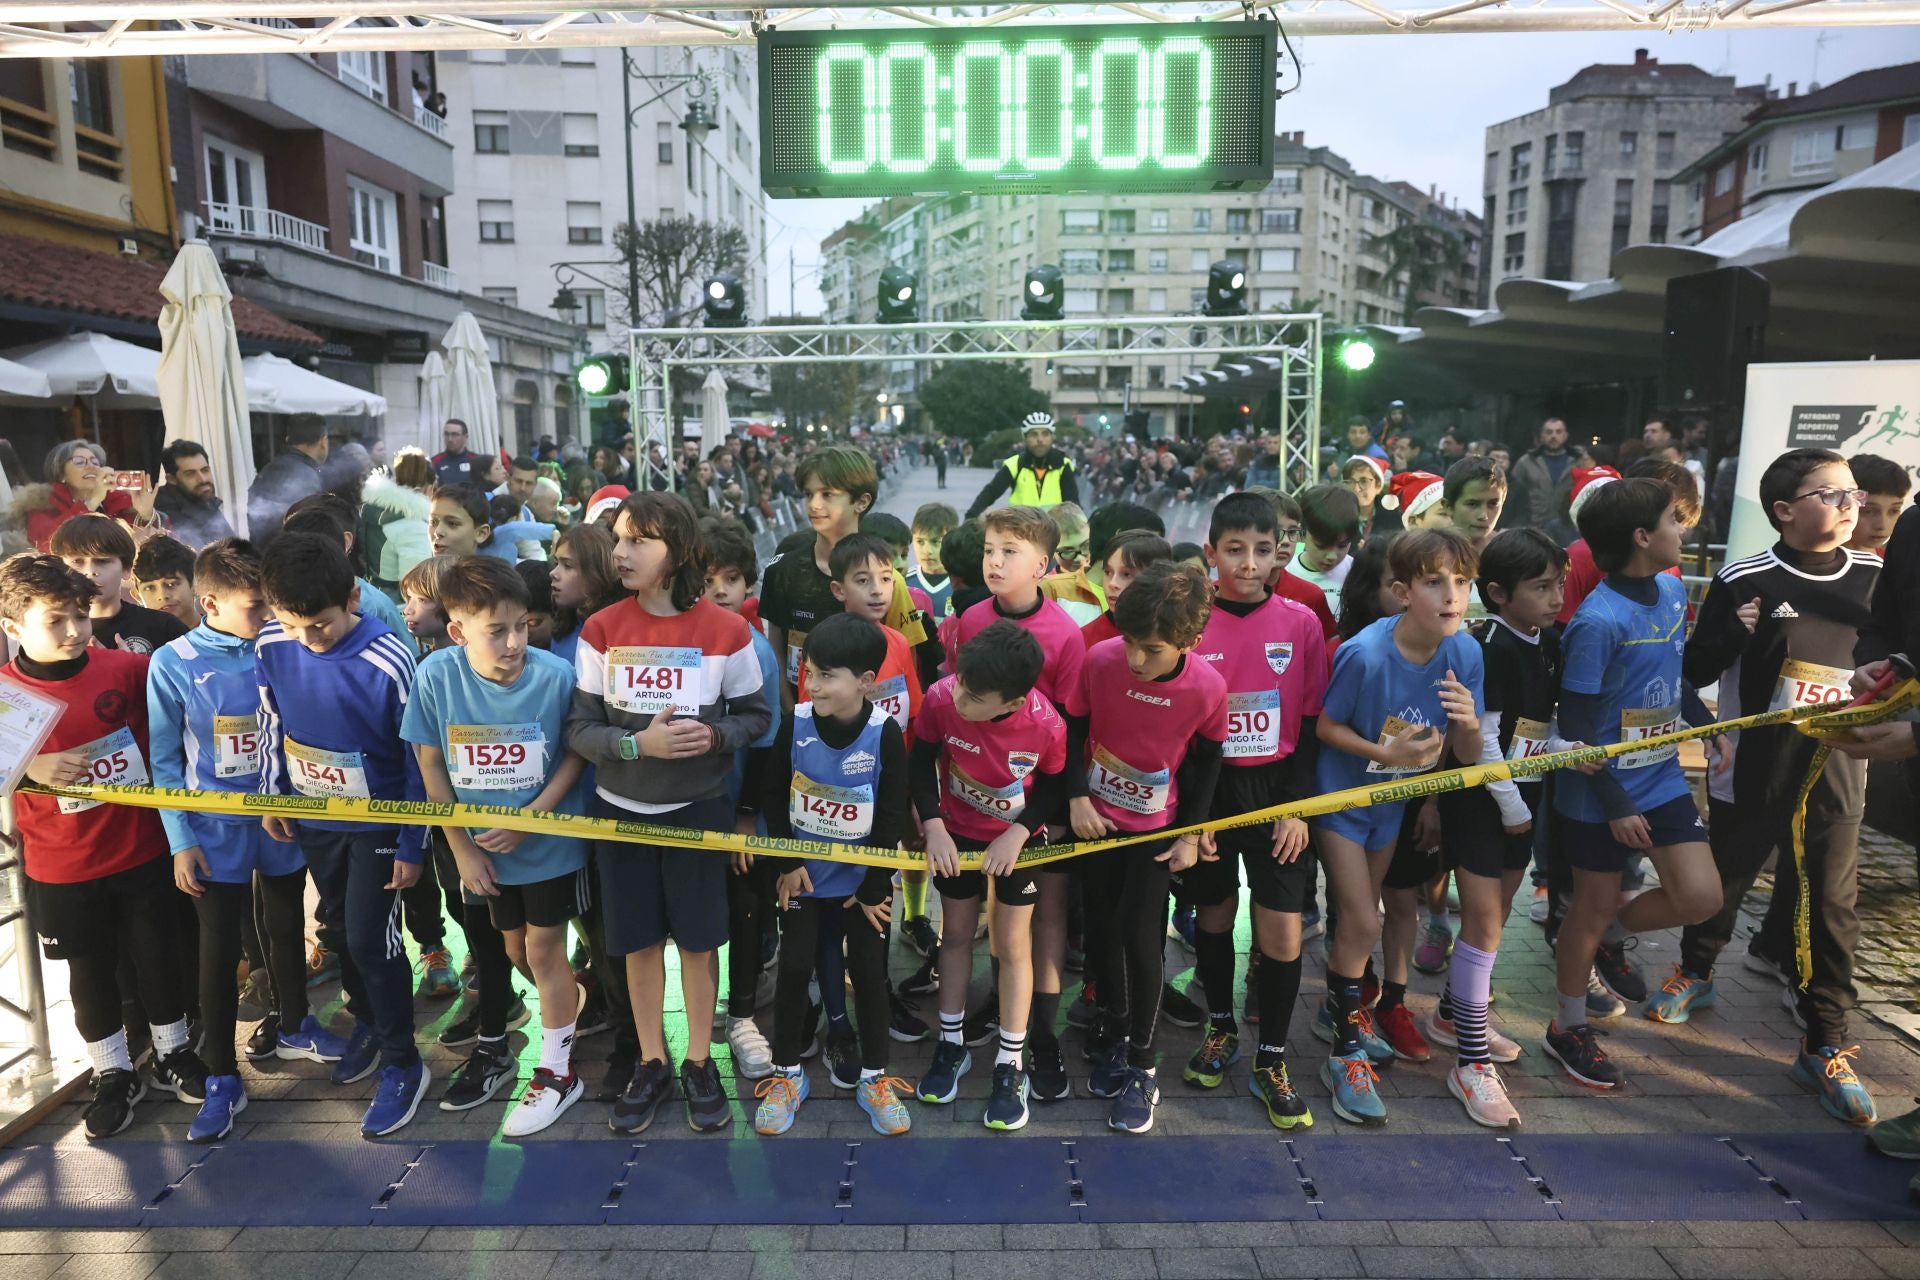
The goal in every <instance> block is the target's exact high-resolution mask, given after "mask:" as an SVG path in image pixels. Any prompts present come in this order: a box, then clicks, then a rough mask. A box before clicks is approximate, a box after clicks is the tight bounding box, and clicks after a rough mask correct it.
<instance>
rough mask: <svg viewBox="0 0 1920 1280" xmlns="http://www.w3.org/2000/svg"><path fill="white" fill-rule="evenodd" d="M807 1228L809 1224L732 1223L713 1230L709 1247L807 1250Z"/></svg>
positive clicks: (748, 1249) (784, 1250)
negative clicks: (795, 1225) (792, 1225)
mask: <svg viewBox="0 0 1920 1280" xmlns="http://www.w3.org/2000/svg"><path fill="white" fill-rule="evenodd" d="M807 1231H808V1228H806V1227H790V1226H764V1225H760V1226H752V1225H749V1226H741V1225H734V1224H728V1225H726V1226H719V1227H715V1228H714V1229H713V1238H712V1239H711V1240H709V1241H708V1242H707V1248H709V1249H712V1250H715V1251H716V1252H734V1251H738V1250H745V1251H746V1252H749V1253H805V1252H806V1250H807Z"/></svg>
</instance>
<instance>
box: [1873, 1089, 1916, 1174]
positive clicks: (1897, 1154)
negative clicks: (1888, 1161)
mask: <svg viewBox="0 0 1920 1280" xmlns="http://www.w3.org/2000/svg"><path fill="white" fill-rule="evenodd" d="M1916 1101H1920V1099H1916ZM1867 1141H1868V1142H1870V1143H1872V1144H1873V1149H1874V1150H1875V1151H1878V1152H1879V1153H1880V1154H1881V1155H1883V1156H1888V1157H1891V1158H1892V1159H1895V1160H1920V1107H1916V1108H1914V1109H1913V1110H1912V1111H1909V1112H1907V1113H1906V1114H1905V1115H1903V1116H1895V1117H1894V1118H1893V1119H1891V1120H1882V1121H1881V1122H1880V1123H1879V1124H1876V1125H1875V1126H1873V1128H1872V1129H1870V1130H1868V1131H1867Z"/></svg>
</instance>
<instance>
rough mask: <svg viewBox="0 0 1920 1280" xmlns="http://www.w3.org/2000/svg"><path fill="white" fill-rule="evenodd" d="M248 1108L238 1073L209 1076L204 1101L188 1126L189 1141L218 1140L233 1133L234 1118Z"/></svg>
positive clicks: (245, 1093) (245, 1091)
mask: <svg viewBox="0 0 1920 1280" xmlns="http://www.w3.org/2000/svg"><path fill="white" fill-rule="evenodd" d="M246 1109H247V1090H246V1086H244V1085H242V1084H241V1083H240V1077H239V1076H208V1077H207V1100H206V1101H205V1102H203V1103H201V1104H200V1110H199V1111H198V1112H196V1113H195V1114H194V1117H193V1123H192V1124H190V1125H188V1126H187V1141H188V1142H218V1141H220V1139H222V1138H224V1137H226V1136H227V1135H228V1134H230V1133H232V1132H233V1118H234V1117H235V1116H237V1115H239V1114H240V1113H241V1112H242V1111H245V1110H246Z"/></svg>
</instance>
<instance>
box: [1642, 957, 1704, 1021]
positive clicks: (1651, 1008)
mask: <svg viewBox="0 0 1920 1280" xmlns="http://www.w3.org/2000/svg"><path fill="white" fill-rule="evenodd" d="M1719 998H1720V997H1719V995H1718V993H1716V992H1715V991H1714V989H1713V975H1712V974H1708V975H1707V976H1706V977H1704V978H1696V977H1694V976H1693V975H1692V974H1690V973H1688V972H1687V971H1686V970H1684V969H1682V968H1681V967H1680V966H1679V965H1675V966H1673V976H1672V977H1671V978H1668V979H1667V980H1666V981H1665V982H1663V983H1661V984H1660V989H1659V990H1658V991H1656V992H1654V993H1653V994H1652V995H1650V996H1648V997H1647V1008H1646V1014H1647V1017H1649V1018H1651V1019H1653V1021H1655V1022H1669V1023H1675V1024H1678V1023H1682V1022H1685V1021H1686V1020H1687V1019H1688V1018H1691V1017H1692V1016H1693V1011H1694V1010H1695V1009H1710V1008H1712V1007H1713V1004H1714V1002H1715V1001H1717V1000H1718V999H1719Z"/></svg>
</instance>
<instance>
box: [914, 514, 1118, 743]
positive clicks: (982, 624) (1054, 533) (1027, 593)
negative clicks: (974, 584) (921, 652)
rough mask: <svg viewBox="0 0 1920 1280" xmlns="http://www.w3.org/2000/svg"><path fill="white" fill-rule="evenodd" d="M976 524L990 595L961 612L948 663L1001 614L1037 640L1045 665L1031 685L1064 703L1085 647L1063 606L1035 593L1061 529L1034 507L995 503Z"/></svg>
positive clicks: (1051, 699)
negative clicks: (979, 529) (981, 534)
mask: <svg viewBox="0 0 1920 1280" xmlns="http://www.w3.org/2000/svg"><path fill="white" fill-rule="evenodd" d="M980 523H981V524H982V525H983V526H984V527H985V530H986V554H985V556H984V558H983V559H982V560H981V562H980V573H981V576H982V578H984V579H985V581H986V585H987V590H988V591H989V592H991V593H992V598H991V599H988V600H982V601H981V602H980V603H979V604H976V605H974V606H973V607H972V608H971V609H968V610H967V611H966V613H964V614H962V615H961V618H960V626H959V628H958V629H957V630H956V631H955V632H953V633H952V644H951V645H950V647H949V648H948V649H947V667H948V669H949V670H958V668H957V667H956V666H955V659H956V657H957V655H958V652H959V650H960V649H961V647H963V646H964V645H965V644H966V643H967V642H968V641H969V640H971V639H973V638H974V637H975V636H977V635H979V634H980V633H981V632H982V631H985V630H986V629H987V628H988V627H989V626H990V625H992V624H993V622H994V621H995V620H996V619H999V618H1005V619H1006V620H1007V621H1009V622H1012V623H1015V624H1016V625H1018V626H1019V627H1020V629H1021V630H1023V631H1029V632H1032V633H1033V638H1034V639H1036V640H1038V641H1039V642H1040V651H1041V652H1042V653H1043V654H1045V655H1046V665H1045V666H1043V667H1041V668H1040V680H1039V683H1037V684H1036V685H1035V686H1034V687H1035V688H1037V689H1038V690H1040V694H1041V696H1042V697H1044V698H1045V699H1046V700H1047V701H1048V702H1051V703H1053V704H1054V706H1056V707H1059V706H1063V705H1064V704H1065V703H1066V700H1067V698H1068V697H1069V696H1070V695H1071V693H1072V690H1073V689H1074V687H1075V686H1076V685H1078V684H1079V682H1080V663H1081V661H1082V659H1083V658H1084V656H1085V647H1084V646H1083V645H1082V644H1081V643H1080V628H1079V627H1078V626H1077V625H1075V623H1074V621H1073V619H1072V618H1071V617H1069V616H1067V611H1066V610H1065V609H1062V608H1061V607H1060V605H1059V604H1058V603H1057V602H1056V601H1053V600H1050V599H1048V598H1047V597H1046V596H1044V595H1042V594H1041V592H1040V579H1042V578H1044V577H1046V576H1047V564H1048V562H1049V561H1050V560H1052V559H1053V551H1054V547H1055V546H1056V545H1057V544H1058V542H1059V540H1060V530H1059V528H1058V527H1056V526H1055V525H1054V523H1053V520H1052V518H1051V517H1049V516H1048V515H1047V513H1046V512H1045V511H1042V510H1041V509H1040V508H1038V507H997V508H995V509H994V510H992V511H989V512H987V514H986V515H984V516H982V517H981V518H980Z"/></svg>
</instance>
